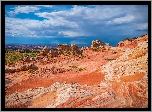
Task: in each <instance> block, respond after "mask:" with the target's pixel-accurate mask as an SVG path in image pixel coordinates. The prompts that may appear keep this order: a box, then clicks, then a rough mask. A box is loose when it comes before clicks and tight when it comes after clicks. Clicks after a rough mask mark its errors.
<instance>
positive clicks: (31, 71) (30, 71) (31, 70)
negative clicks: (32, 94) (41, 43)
mask: <svg viewBox="0 0 152 112" xmlns="http://www.w3.org/2000/svg"><path fill="white" fill-rule="evenodd" d="M35 71H36V70H33V69H29V70H28V72H29V73H34V72H35Z"/></svg>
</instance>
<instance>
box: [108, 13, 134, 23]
mask: <svg viewBox="0 0 152 112" xmlns="http://www.w3.org/2000/svg"><path fill="white" fill-rule="evenodd" d="M134 19H135V17H134V16H133V15H126V16H124V17H119V18H115V19H113V20H111V21H108V22H107V24H122V23H128V22H132V21H133V20H134Z"/></svg>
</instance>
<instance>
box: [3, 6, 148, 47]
mask: <svg viewBox="0 0 152 112" xmlns="http://www.w3.org/2000/svg"><path fill="white" fill-rule="evenodd" d="M146 33H148V6H147V5H6V6H5V43H6V44H10V43H11V44H12V43H21V44H50V45H57V44H65V43H66V44H76V45H79V46H90V44H91V41H92V40H102V41H103V42H105V43H110V45H112V46H115V45H116V44H117V43H118V42H119V41H121V40H122V39H124V38H130V37H138V36H140V35H143V34H146Z"/></svg>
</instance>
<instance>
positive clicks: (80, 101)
mask: <svg viewBox="0 0 152 112" xmlns="http://www.w3.org/2000/svg"><path fill="white" fill-rule="evenodd" d="M134 40H135V41H136V42H137V45H136V46H135V45H134ZM134 40H132V43H129V45H130V46H131V44H133V46H134V48H132V47H131V48H129V46H128V44H125V45H126V46H127V47H123V46H118V47H116V48H115V50H120V51H123V52H119V51H117V53H111V52H110V51H109V52H100V51H99V52H93V51H92V50H89V49H87V50H85V52H84V55H85V57H84V58H79V57H77V58H67V57H66V56H63V57H54V58H49V57H47V56H48V54H49V53H48V54H47V56H43V58H42V59H44V58H46V57H47V58H46V59H44V60H45V61H49V63H48V64H47V65H42V66H40V65H39V63H36V66H38V67H39V69H38V71H39V73H36V74H35V76H34V75H33V78H29V77H30V75H29V74H26V77H25V72H23V74H24V75H21V73H22V72H19V74H18V73H13V75H10V76H7V77H12V82H13V83H15V84H14V85H13V83H11V84H12V85H9V86H6V96H5V105H6V108H13V107H15V108H23V107H24V108H147V107H148V35H144V36H141V37H139V38H137V39H134ZM129 41H130V40H129ZM98 43H100V44H101V42H98ZM104 46H105V44H104ZM94 47H97V48H99V46H97V45H95V44H94ZM64 48H65V49H66V50H65V51H64ZM110 49H112V48H110ZM69 50H73V51H77V50H78V49H77V47H75V46H74V47H73V48H72V46H68V45H63V46H62V45H59V47H58V50H56V51H55V53H58V52H57V51H63V52H69ZM52 52H53V51H51V53H52ZM51 53H50V54H51ZM55 53H54V54H55ZM42 54H45V53H42ZM61 54H62V53H61ZM54 56H55V55H54ZM48 59H49V60H48ZM105 59H106V60H105ZM111 59H112V60H111ZM51 62H52V63H51ZM60 64H61V66H60ZM71 65H72V66H71ZM79 68H81V69H82V68H85V69H84V71H79ZM75 69H78V70H77V71H74V70H75ZM38 75H40V76H38ZM45 76H46V77H45ZM16 77H17V78H16ZM13 78H14V79H13ZM21 79H26V80H24V81H22V80H21ZM18 83H19V84H18Z"/></svg>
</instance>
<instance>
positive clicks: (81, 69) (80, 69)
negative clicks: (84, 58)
mask: <svg viewBox="0 0 152 112" xmlns="http://www.w3.org/2000/svg"><path fill="white" fill-rule="evenodd" d="M78 70H79V71H83V70H86V68H79V69H78Z"/></svg>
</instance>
